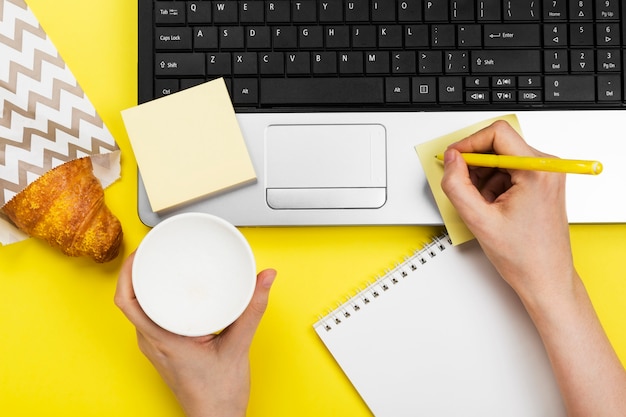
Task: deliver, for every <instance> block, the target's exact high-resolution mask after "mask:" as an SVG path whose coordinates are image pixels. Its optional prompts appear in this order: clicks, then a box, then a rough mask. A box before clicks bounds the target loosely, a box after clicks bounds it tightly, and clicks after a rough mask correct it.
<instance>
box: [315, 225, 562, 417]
mask: <svg viewBox="0 0 626 417" xmlns="http://www.w3.org/2000/svg"><path fill="white" fill-rule="evenodd" d="M314 329H315V331H316V332H317V334H318V335H319V337H320V338H321V340H322V341H323V342H324V344H325V345H326V347H327V348H328V350H329V351H330V353H331V354H332V355H333V357H334V358H335V360H336V362H337V363H338V365H339V366H340V367H341V368H342V370H343V372H344V373H345V374H346V376H347V377H348V378H349V379H350V381H351V383H352V385H353V386H354V387H355V389H356V390H357V391H358V393H359V394H360V396H361V397H362V398H363V400H364V401H365V403H366V404H367V406H368V407H369V409H370V410H371V412H372V413H373V414H374V415H376V416H379V417H384V416H389V417H402V416H464V417H469V416H480V417H489V416H494V417H496V416H497V417H500V416H507V417H541V416H546V417H548V416H549V417H558V416H565V415H566V414H565V409H564V406H563V403H562V400H561V396H560V393H559V391H558V387H557V384H556V381H555V378H554V375H553V373H552V369H551V367H550V362H549V360H548V357H547V354H546V352H545V349H544V347H543V345H542V343H541V339H540V337H539V335H538V333H537V331H536V329H535V327H534V326H533V323H532V321H531V320H530V318H529V316H528V315H527V313H526V311H525V310H524V307H523V306H522V304H521V302H520V300H519V298H518V297H517V295H516V294H515V292H514V291H513V290H512V289H511V288H510V287H509V286H508V284H506V283H505V282H504V281H503V280H502V279H501V278H500V276H499V275H498V273H497V272H496V271H495V269H494V268H493V267H492V266H491V264H490V262H489V261H488V259H487V258H486V256H485V255H484V253H483V252H482V250H481V248H480V246H479V245H478V243H476V241H475V240H474V241H470V242H467V243H464V244H462V245H458V246H452V244H451V242H450V240H449V237H448V235H447V234H444V235H442V236H439V237H437V238H434V239H433V240H432V241H431V242H430V243H429V244H427V245H426V246H424V248H423V249H421V250H419V251H417V252H416V253H415V254H414V255H412V256H410V257H409V258H407V259H406V260H405V261H404V262H402V263H401V264H399V265H397V266H396V267H395V268H394V269H392V270H390V271H389V272H387V273H386V274H385V275H384V276H382V277H379V278H378V279H376V280H375V282H373V283H371V284H370V285H368V286H367V287H366V288H365V289H362V290H360V291H358V292H357V293H356V295H354V296H352V297H351V298H350V299H349V300H348V301H347V302H345V303H343V304H341V305H340V306H339V307H338V308H336V309H335V310H333V311H332V312H330V313H329V314H327V315H325V316H324V317H322V318H321V319H320V320H319V321H318V322H316V323H315V324H314Z"/></svg>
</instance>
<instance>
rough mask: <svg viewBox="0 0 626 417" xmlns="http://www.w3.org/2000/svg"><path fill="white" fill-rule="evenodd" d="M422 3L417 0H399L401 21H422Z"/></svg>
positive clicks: (399, 19)
mask: <svg viewBox="0 0 626 417" xmlns="http://www.w3.org/2000/svg"><path fill="white" fill-rule="evenodd" d="M421 6H422V3H421V2H417V1H403V0H399V1H398V21H399V22H420V21H421V20H422V7H421Z"/></svg>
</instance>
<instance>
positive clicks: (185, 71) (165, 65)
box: [154, 53, 205, 77]
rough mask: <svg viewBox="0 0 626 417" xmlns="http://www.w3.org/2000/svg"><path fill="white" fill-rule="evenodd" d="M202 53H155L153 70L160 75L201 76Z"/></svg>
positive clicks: (202, 65) (203, 63)
mask: <svg viewBox="0 0 626 417" xmlns="http://www.w3.org/2000/svg"><path fill="white" fill-rule="evenodd" d="M204 67H205V55H204V54H203V53H187V54H185V53H182V54H176V53H174V54H156V55H155V71H154V73H155V74H156V75H157V76H161V77H168V76H169V77H179V76H203V75H204V74H205V69H204Z"/></svg>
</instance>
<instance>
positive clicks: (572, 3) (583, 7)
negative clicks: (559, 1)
mask: <svg viewBox="0 0 626 417" xmlns="http://www.w3.org/2000/svg"><path fill="white" fill-rule="evenodd" d="M569 16H570V19H571V20H591V19H592V18H593V0H569Z"/></svg>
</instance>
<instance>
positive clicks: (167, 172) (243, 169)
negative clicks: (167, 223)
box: [122, 79, 256, 212]
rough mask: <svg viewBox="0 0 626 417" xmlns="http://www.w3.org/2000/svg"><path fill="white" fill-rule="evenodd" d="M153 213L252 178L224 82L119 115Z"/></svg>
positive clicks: (206, 84)
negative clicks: (122, 120) (124, 126)
mask: <svg viewBox="0 0 626 417" xmlns="http://www.w3.org/2000/svg"><path fill="white" fill-rule="evenodd" d="M122 117H123V119H124V123H125V125H126V130H127V132H128V136H129V138H130V143H131V146H132V148H133V151H134V153H135V157H136V159H137V165H138V166H139V171H140V172H141V177H142V179H143V182H144V185H145V187H146V193H147V195H148V199H149V200H150V205H151V207H152V210H154V211H156V212H158V211H163V210H166V209H170V208H173V207H176V206H179V205H182V204H185V203H188V202H191V201H194V200H197V199H200V198H203V197H208V196H211V195H214V194H216V193H220V192H224V191H226V190H229V189H232V188H234V187H238V186H242V185H244V184H247V183H250V182H253V181H255V180H256V173H255V171H254V167H253V165H252V161H251V159H250V155H249V153H248V149H247V147H246V144H245V141H244V139H243V136H242V134H241V130H240V128H239V124H238V123H237V118H236V116H235V111H234V109H233V105H232V103H231V101H230V96H229V95H228V90H227V89H226V85H225V84H224V80H223V79H217V80H214V81H210V82H207V83H204V84H201V85H199V86H196V87H192V88H189V89H187V90H183V91H181V92H178V93H175V94H172V95H169V96H166V97H163V98H160V99H157V100H153V101H150V102H147V103H145V104H141V105H139V106H136V107H133V108H130V109H127V110H124V111H122Z"/></svg>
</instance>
